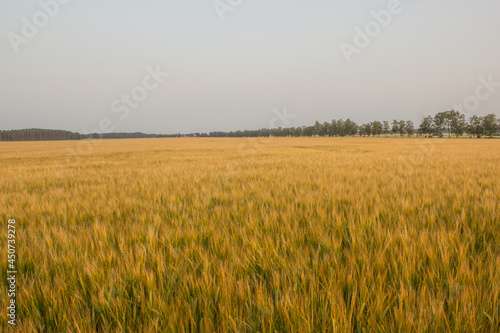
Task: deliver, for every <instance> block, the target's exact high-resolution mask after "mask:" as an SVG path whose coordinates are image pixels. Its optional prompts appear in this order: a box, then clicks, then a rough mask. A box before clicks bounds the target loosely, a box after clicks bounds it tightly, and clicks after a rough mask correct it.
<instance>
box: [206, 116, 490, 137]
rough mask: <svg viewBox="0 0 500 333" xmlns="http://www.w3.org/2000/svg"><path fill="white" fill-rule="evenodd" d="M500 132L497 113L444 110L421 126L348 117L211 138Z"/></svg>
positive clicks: (438, 135)
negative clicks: (356, 119) (356, 120)
mask: <svg viewBox="0 0 500 333" xmlns="http://www.w3.org/2000/svg"><path fill="white" fill-rule="evenodd" d="M499 131H500V119H499V118H497V117H496V115H495V114H489V115H487V116H484V117H479V116H476V115H474V116H472V117H471V118H469V119H468V120H466V119H465V115H464V114H461V113H460V112H458V111H455V110H450V111H444V112H440V113H438V114H436V115H435V116H434V117H433V116H427V117H425V118H424V119H423V120H422V123H421V124H420V126H419V127H418V128H415V126H414V124H413V122H412V121H411V120H406V121H405V120H393V121H392V122H391V123H389V121H372V122H369V123H366V124H362V125H358V124H356V123H355V122H353V121H352V120H350V119H349V118H347V119H346V120H342V119H339V120H335V119H333V120H332V121H330V122H323V123H320V122H319V121H316V122H315V124H314V125H313V126H301V127H288V128H282V127H279V128H271V129H268V128H263V129H259V130H245V131H232V132H211V133H209V136H211V137H261V136H262V137H268V136H275V137H289V136H291V137H300V136H325V137H346V136H366V137H368V136H380V135H384V134H385V135H387V134H393V135H400V136H413V135H417V136H425V137H442V136H444V135H448V136H451V135H454V136H456V137H459V136H462V135H464V134H467V135H470V136H471V137H477V138H480V137H482V136H488V137H492V136H494V135H495V134H496V133H497V132H499Z"/></svg>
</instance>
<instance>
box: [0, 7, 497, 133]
mask: <svg viewBox="0 0 500 333" xmlns="http://www.w3.org/2000/svg"><path fill="white" fill-rule="evenodd" d="M51 1H55V0H43V1H42V2H43V3H49V2H51ZM61 2H62V0H61ZM389 2H390V1H347V0H345V1H333V0H329V1H327V0H321V1H320V0H308V1H306V0H302V1H299V0H274V1H271V0H243V1H240V3H239V4H238V1H236V0H232V1H229V0H220V1H219V2H215V3H216V4H218V5H219V8H221V10H224V8H225V9H228V8H229V9H230V10H227V11H224V12H221V11H220V10H219V12H218V11H217V10H216V9H215V7H214V1H212V0H207V1H201V0H198V1H195V0H189V1H188V0H182V1H181V0H170V1H168V0H163V1H161V0H156V1H152V0H150V1H139V0H135V1H132V0H126V1H124V0H120V1H118V0H104V1H97V0H73V1H69V3H68V4H64V5H60V8H59V9H58V10H56V8H54V7H53V6H52V7H51V6H49V7H47V8H49V9H48V11H53V17H49V16H48V15H47V14H44V13H45V12H41V10H42V9H41V5H40V2H39V1H27V0H2V1H1V2H0V36H2V37H1V38H0V129H19V128H33V127H36V128H54V129H66V130H71V131H77V132H85V131H94V130H96V129H99V124H100V123H102V121H103V119H107V120H105V121H104V123H106V122H107V124H106V126H105V127H106V128H109V127H112V128H113V129H114V131H123V132H132V131H142V132H146V133H178V132H182V133H190V132H196V131H200V132H210V131H214V130H238V129H258V128H262V127H270V125H272V124H275V125H277V126H284V127H285V126H299V125H310V124H312V123H314V121H315V120H319V121H329V120H331V119H332V118H335V119H338V118H343V119H345V118H347V117H350V118H351V119H352V120H354V121H355V122H357V123H359V124H361V123H364V122H368V121H373V120H392V119H405V120H413V121H414V122H415V123H416V125H417V126H418V124H419V123H420V120H421V118H422V117H424V116H426V115H428V114H435V113H437V112H440V111H445V110H448V109H451V108H453V107H454V106H455V105H456V104H460V103H463V102H464V100H465V99H466V98H468V97H469V96H475V95H476V87H477V86H478V84H480V81H479V80H478V77H480V76H482V77H483V78H484V79H487V78H488V76H490V75H491V76H492V78H493V81H495V82H500V61H499V59H500V37H499V33H500V20H499V17H500V1H498V0H475V1H466V0H453V1H451V0H440V1H411V0H401V1H400V7H398V10H397V12H398V14H392V15H391V20H390V22H389V23H388V24H385V23H384V25H386V26H385V27H381V29H380V33H378V34H377V31H376V30H372V31H374V32H373V36H374V37H372V38H371V41H370V44H369V45H367V46H366V47H364V48H361V47H360V48H358V49H359V52H358V53H359V54H354V55H353V56H352V58H351V60H352V61H351V62H350V63H349V62H348V61H347V60H346V57H345V56H344V53H343V52H342V50H341V47H340V45H341V43H347V44H350V45H355V44H354V39H355V35H356V31H355V28H356V27H359V28H360V29H365V27H366V25H367V24H368V25H369V26H371V27H374V29H376V28H377V25H373V22H375V21H374V17H373V16H372V14H371V11H376V12H379V11H381V10H384V9H386V8H388V4H389ZM230 3H233V4H234V5H230ZM224 6H226V7H224ZM228 6H231V7H228ZM395 12H396V11H395ZM219 14H220V15H219ZM44 15H45V16H44ZM221 17H222V18H223V19H224V20H221ZM23 18H26V20H23ZM46 18H48V20H46V21H44V19H46ZM36 20H38V21H36ZM34 21H36V22H38V24H39V26H40V28H37V29H38V32H35V33H34V32H33V31H30V29H29V27H27V25H30V24H32V23H33V22H34ZM26 22H28V23H26ZM36 22H35V23H36ZM370 22H371V23H370ZM370 24H371V25H370ZM378 26H379V27H380V24H378ZM35 28H36V26H35ZM23 32H24V35H23ZM30 34H31V35H30ZM21 40H22V42H21ZM13 41H14V42H13ZM344 45H345V44H344ZM16 48H17V51H18V52H16V50H15V49H16ZM148 67H149V68H150V70H149V71H151V70H154V69H155V68H159V69H160V71H163V72H168V73H169V76H168V77H164V78H163V77H160V78H159V81H162V82H160V83H159V84H158V83H156V81H155V80H154V79H148V78H147V76H148V75H150V74H148V73H149V71H148V70H147V69H146V68H148ZM145 78H146V79H147V80H146V86H147V87H148V88H149V89H151V90H149V91H148V90H144V89H143V88H141V87H142V86H143V81H144V79H145ZM141 89H142V90H141ZM490 90H491V91H490V93H489V94H488V97H487V98H481V99H482V100H481V101H480V104H479V105H478V106H477V108H475V109H474V110H472V109H471V108H469V109H470V110H462V111H464V112H465V113H466V114H467V115H471V114H478V115H485V114H487V113H496V114H497V115H500V85H499V86H498V87H493V88H492V87H490ZM132 91H134V92H135V94H136V95H135V96H137V98H138V99H139V100H140V101H138V102H137V103H136V104H137V105H135V104H133V103H134V102H133V101H131V102H129V103H132V104H129V105H130V106H126V104H124V103H125V102H123V101H122V100H121V99H122V94H128V95H130V93H131V92H132ZM144 91H147V96H145V98H144V100H142V97H143V96H142V95H141V93H143V92H144ZM487 92H488V90H485V89H483V90H482V92H481V96H485V93H487ZM117 99H118V100H117ZM115 100H116V101H115ZM113 103H114V104H113ZM112 104H113V106H112ZM132 105H133V107H132ZM285 107H286V110H287V113H288V114H291V115H293V116H294V118H293V119H292V118H290V119H289V121H290V122H289V123H288V124H287V123H283V122H282V123H280V121H281V120H279V121H277V122H276V121H274V123H273V119H274V120H276V115H275V113H273V109H274V108H276V109H278V110H283V109H284V108H285ZM127 108H128V111H125V110H126V109H127ZM114 111H116V112H114Z"/></svg>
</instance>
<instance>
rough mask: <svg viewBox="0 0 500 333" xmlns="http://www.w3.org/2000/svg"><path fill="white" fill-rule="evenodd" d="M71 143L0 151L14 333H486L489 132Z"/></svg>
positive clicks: (496, 242) (491, 315)
mask: <svg viewBox="0 0 500 333" xmlns="http://www.w3.org/2000/svg"><path fill="white" fill-rule="evenodd" d="M88 145H89V146H85V145H84V144H83V143H79V142H77V141H72V142H70V141H68V142H24V143H22V142H16V143H14V142H11V143H6V142H0V170H1V176H0V188H1V189H2V190H1V193H0V206H1V207H2V209H1V210H0V218H1V220H2V221H3V222H2V228H3V230H4V232H2V233H1V234H0V244H1V245H0V248H2V249H6V243H7V238H6V235H7V232H6V230H7V220H8V219H9V218H15V219H16V221H17V229H18V230H17V253H18V262H17V265H18V281H17V294H18V296H17V302H18V308H17V313H18V317H19V325H20V327H19V328H20V329H21V331H25V332H35V331H39V332H93V331H99V332H108V331H109V332H115V331H117V332H149V331H151V332H154V331H157V332H160V331H161V332H183V331H200V332H233V331H234V332H245V331H248V332H275V331H277V332H349V331H354V332H389V331H393V332H395V331H404V332H412V331H418V332H427V331H440V332H441V331H452V332H471V331H476V330H477V331H484V332H499V331H500V205H499V201H500V189H499V185H498V183H499V180H500V167H499V166H500V140H494V139H493V140H487V139H482V140H474V139H416V138H352V139H347V138H282V139H278V138H272V139H271V138H268V139H265V140H264V139H214V138H178V139H138V140H108V141H102V142H97V143H95V144H88ZM77 152H80V154H78V153H77ZM0 255H1V256H2V260H1V261H0V271H1V272H0V276H1V278H2V281H5V279H6V278H7V276H6V272H7V270H8V269H7V252H6V251H4V252H3V253H1V254H0ZM6 293H7V286H6V284H2V285H1V287H0V295H1V297H0V307H1V308H2V313H6V308H7V297H5V296H4V295H6ZM6 320H7V319H6V317H5V316H4V315H2V319H1V321H0V323H1V327H0V330H5V329H6V327H7V322H6Z"/></svg>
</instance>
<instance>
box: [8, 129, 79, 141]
mask: <svg viewBox="0 0 500 333" xmlns="http://www.w3.org/2000/svg"><path fill="white" fill-rule="evenodd" d="M80 139H81V135H80V134H79V133H74V132H69V131H62V130H47V129H39V128H31V129H22V130H8V131H0V141H43V140H80Z"/></svg>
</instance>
